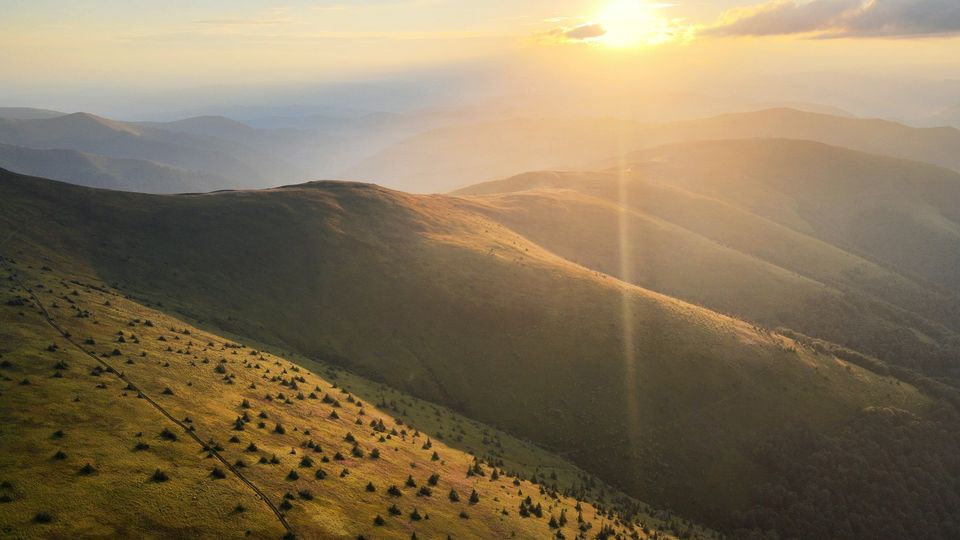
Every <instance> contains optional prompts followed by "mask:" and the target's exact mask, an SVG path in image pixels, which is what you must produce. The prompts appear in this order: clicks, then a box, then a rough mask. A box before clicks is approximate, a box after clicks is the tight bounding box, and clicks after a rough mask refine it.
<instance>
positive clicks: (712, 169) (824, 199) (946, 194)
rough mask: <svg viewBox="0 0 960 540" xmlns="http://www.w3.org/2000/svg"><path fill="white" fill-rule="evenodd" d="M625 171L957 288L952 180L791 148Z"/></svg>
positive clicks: (733, 145) (737, 146) (660, 159)
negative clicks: (644, 176) (696, 194)
mask: <svg viewBox="0 0 960 540" xmlns="http://www.w3.org/2000/svg"><path fill="white" fill-rule="evenodd" d="M627 162H628V163H631V165H633V166H634V170H637V171H638V172H640V173H642V174H644V175H646V176H651V177H656V178H658V179H662V180H664V181H665V182H669V183H670V184H672V185H675V186H678V187H681V188H683V189H689V190H694V191H697V192H699V193H702V194H704V195H707V196H710V197H715V198H717V199H720V200H724V201H727V202H730V203H733V204H737V205H738V206H741V207H743V208H747V209H749V210H750V211H752V212H754V213H756V214H759V215H762V216H764V217H766V218H768V219H770V220H773V221H776V222H778V223H781V224H783V225H785V226H787V227H790V228H792V229H794V230H797V231H799V232H803V233H806V234H810V235H812V236H815V237H817V238H821V239H823V240H825V241H828V242H831V243H834V244H838V245H843V246H847V247H849V248H850V249H851V250H852V251H856V252H859V253H862V254H865V255H866V256H868V257H869V258H872V259H874V260H877V261H878V262H880V263H883V264H885V265H887V266H889V267H892V268H895V269H898V270H901V271H903V272H906V273H909V274H912V275H916V276H918V277H921V278H923V279H925V280H928V281H931V282H934V283H937V284H940V285H943V286H945V287H946V288H947V289H949V290H956V288H957V286H958V285H960V272H957V268H958V267H960V173H957V172H955V171H952V170H949V169H944V168H940V167H935V166H931V165H926V164H923V163H918V162H913V161H905V160H899V159H894V158H888V157H883V156H877V155H870V154H864V153H860V152H855V151H850V150H845V149H842V148H837V147H830V146H827V145H823V144H817V143H813V142H804V141H790V140H739V141H716V142H704V143H694V144H685V145H674V146H667V147H663V148H660V149H656V150H650V151H646V152H639V153H636V154H631V155H629V156H628V157H627Z"/></svg>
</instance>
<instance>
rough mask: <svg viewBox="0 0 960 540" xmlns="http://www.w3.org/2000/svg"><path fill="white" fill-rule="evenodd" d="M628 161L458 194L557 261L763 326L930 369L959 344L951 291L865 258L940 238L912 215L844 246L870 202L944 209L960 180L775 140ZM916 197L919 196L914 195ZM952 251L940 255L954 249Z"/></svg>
mask: <svg viewBox="0 0 960 540" xmlns="http://www.w3.org/2000/svg"><path fill="white" fill-rule="evenodd" d="M758 154H759V156H758ZM632 161H635V162H638V163H639V164H638V165H635V166H634V167H633V168H632V169H631V170H630V171H629V172H627V173H625V174H622V175H621V174H619V173H617V172H616V171H605V172H593V173H586V172H559V173H558V172H544V173H529V174H524V175H520V176H517V177H513V178H509V179H506V180H502V181H496V182H489V183H485V184H479V185H477V186H473V187H471V188H468V189H465V190H461V191H459V192H458V193H459V194H462V195H474V197H472V198H470V199H468V202H465V204H466V205H467V206H468V207H471V208H474V209H478V210H481V211H482V212H484V213H485V214H487V215H491V216H492V217H494V218H495V219H497V220H500V221H502V222H504V223H506V224H507V225H508V226H510V227H511V228H513V229H514V230H516V231H518V232H520V233H522V234H524V235H526V236H528V237H529V238H531V239H532V240H534V241H536V242H537V243H539V244H540V245H543V246H545V247H548V248H550V249H552V250H554V251H555V252H557V253H558V254H560V255H562V256H564V257H566V258H569V259H571V260H575V261H578V262H581V263H582V264H584V265H586V266H588V267H590V268H596V269H598V270H600V271H603V272H607V273H610V274H613V275H618V276H623V277H625V278H626V279H627V280H628V281H631V282H633V283H637V284H639V285H642V286H644V287H649V288H652V289H655V290H658V291H662V292H664V293H667V294H671V295H675V296H678V297H680V298H684V299H687V300H690V301H693V302H697V303H701V304H703V305H706V306H709V307H711V308H713V309H718V310H721V311H724V312H729V313H733V314H736V315H737V316H740V317H744V318H747V319H750V320H755V321H758V322H761V323H763V324H765V325H770V326H777V325H786V326H791V327H794V328H797V329H802V331H804V332H806V333H810V334H815V335H819V336H822V337H825V338H827V339H830V340H833V341H840V342H844V343H846V344H847V345H850V346H854V347H857V348H867V349H868V350H869V352H872V353H874V354H878V353H880V352H884V353H885V354H886V355H887V356H888V358H889V357H890V356H891V355H892V356H893V357H894V358H893V359H894V360H896V361H898V362H901V363H905V364H906V365H912V366H913V367H919V366H921V365H923V364H924V363H929V364H931V365H933V364H937V365H939V364H938V361H939V360H940V359H941V357H943V356H944V354H945V353H944V352H943V351H947V350H951V349H950V348H951V347H955V346H956V341H957V337H956V331H957V327H958V324H960V317H958V311H960V308H958V306H960V304H958V301H957V298H956V296H955V295H953V294H950V293H949V292H947V291H946V290H945V289H944V288H943V287H940V286H938V285H936V284H934V283H932V282H930V281H927V280H922V279H915V278H911V277H909V276H911V275H912V273H911V272H909V271H907V270H903V269H899V272H902V273H898V269H897V268H896V267H891V266H892V265H890V266H883V265H882V263H876V262H872V260H879V261H882V260H883V258H884V252H885V253H888V254H890V253H893V254H897V253H899V254H903V253H909V252H916V251H918V250H924V249H930V250H933V251H935V250H936V249H937V244H936V243H935V242H934V243H933V247H925V244H924V242H921V241H918V237H919V236H921V233H922V232H923V231H917V230H916V229H913V231H914V232H915V233H917V234H916V235H915V236H914V237H912V238H910V239H909V241H903V238H902V237H903V236H904V235H905V234H907V233H906V232H904V231H903V230H905V229H910V227H909V226H908V225H907V224H906V223H905V222H906V221H908V220H909V218H905V219H901V220H899V221H895V222H888V223H886V226H885V227H884V228H882V229H881V228H880V227H879V226H877V227H876V229H878V230H886V231H887V232H888V233H889V229H891V228H897V227H901V234H900V235H899V237H895V236H893V235H891V234H885V235H884V234H878V233H876V232H873V233H870V238H872V239H874V240H875V241H876V242H879V241H880V239H881V238H885V239H886V240H887V241H886V243H885V244H884V245H883V246H882V250H883V252H881V251H874V252H873V253H865V254H864V255H858V254H857V253H861V251H860V250H858V249H856V246H853V247H850V244H852V243H853V242H852V241H848V238H851V237H862V235H861V233H867V232H868V231H870V230H871V228H873V227H874V225H879V224H877V223H875V222H870V225H869V226H865V225H867V223H866V222H861V221H860V218H859V217H858V211H859V210H858V209H859V208H863V207H869V206H870V204H871V203H868V202H864V201H867V200H871V201H872V202H873V203H872V204H874V206H875V207H882V206H884V205H887V203H892V204H894V205H898V206H899V207H904V208H911V209H916V208H921V207H923V208H925V209H927V210H929V209H930V208H931V203H930V201H933V200H935V199H937V198H940V199H942V201H944V202H939V203H934V204H938V205H940V208H941V209H943V212H949V201H951V200H952V196H951V195H950V190H951V189H952V190H953V191H955V192H956V191H960V190H958V189H957V186H960V183H956V182H954V185H953V186H951V184H950V180H951V179H953V180H956V178H957V177H956V175H954V174H953V173H950V172H948V171H945V170H943V169H937V168H932V167H928V166H925V165H922V164H916V163H910V162H903V161H899V160H890V159H887V158H882V157H877V156H868V155H865V154H859V153H857V152H851V151H846V150H840V149H836V148H830V147H826V146H823V145H819V144H816V143H806V142H799V141H777V140H765V141H759V140H754V141H721V142H716V143H695V144H689V145H678V146H672V147H666V148H664V149H658V150H652V151H649V152H644V153H641V154H638V155H637V156H636V157H634V158H633V159H632ZM817 164H825V165H817ZM930 172H933V173H935V174H932V175H931V174H928V173H930ZM858 183H859V184H858ZM930 186H933V187H930ZM871 188H873V191H872V192H871ZM931 192H932V193H934V194H935V195H933V196H930V195H929V193H931ZM870 193H873V196H872V197H871V196H870V195H869V194H870ZM911 193H912V194H911ZM477 196H479V197H477ZM923 197H926V201H928V202H926V203H924V202H918V199H921V198H923ZM814 209H816V210H817V213H816V214H814V213H813V211H814ZM621 211H624V212H625V213H621ZM867 213H868V214H869V212H867ZM928 213H929V212H928ZM936 215H941V214H936ZM851 216H852V217H851ZM621 218H623V221H621ZM850 222H858V223H860V225H859V229H858V228H857V226H855V225H850ZM850 229H853V232H849V231H850ZM621 232H622V233H623V234H624V235H625V237H626V238H628V241H627V245H626V247H625V248H622V247H621V245H620V243H619V239H620V238H621ZM845 235H846V236H845ZM930 237H931V238H937V237H938V235H936V234H931V235H930ZM845 249H846V250H851V251H846V250H845ZM950 251H951V250H943V251H941V252H940V253H939V260H940V261H941V262H943V261H944V260H945V258H946V259H947V260H949V253H950ZM862 252H866V249H864V250H863V251H862ZM887 258H889V257H887ZM932 259H933V257H930V256H924V257H919V256H918V257H917V261H921V260H922V261H924V262H922V263H918V264H928V265H932V264H936V263H933V262H931V260H932ZM621 263H625V264H626V265H627V266H626V268H623V267H622V266H621ZM947 266H949V265H948V264H947V263H946V262H943V267H942V269H943V273H947ZM624 271H626V272H627V274H626V275H624V274H623V272H624ZM796 306H804V309H800V310H798V309H796ZM911 362H916V364H911ZM946 367H949V366H946ZM939 373H940V374H948V373H949V370H948V369H939Z"/></svg>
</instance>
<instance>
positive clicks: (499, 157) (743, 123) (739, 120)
mask: <svg viewBox="0 0 960 540" xmlns="http://www.w3.org/2000/svg"><path fill="white" fill-rule="evenodd" d="M755 137H776V138H789V139H805V140H812V141H819V142H823V143H826V144H831V145H835V146H841V147H846V148H851V149H854V150H861V151H864V152H871V153H876V154H882V155H889V156H893V157H900V158H905V159H912V160H916V161H923V162H927V163H931V164H934V165H939V166H942V167H947V168H952V169H960V158H958V157H957V156H960V152H958V149H960V130H958V129H954V128H949V127H941V128H914V127H909V126H906V125H903V124H898V123H896V122H890V121H886V120H874V119H862V118H850V117H844V116H833V115H828V114H822V113H816V112H805V111H798V110H794V109H788V108H775V109H767V110H761V111H752V112H744V113H734V114H726V115H721V116H716V117H711V118H705V119H700V120H690V121H683V122H673V123H667V124H643V123H639V122H632V121H627V120H616V119H612V118H606V119H597V118H579V119H563V120H561V119H549V118H547V119H524V118H514V119H507V120H499V121H495V122H487V123H474V124H466V125H463V124H461V125H455V126H446V127H441V128H437V129H434V130H431V131H428V132H426V133H422V134H420V135H416V136H414V137H411V138H409V139H407V140H405V141H402V142H400V143H397V144H395V145H393V146H391V147H388V148H386V149H384V150H382V151H380V152H379V153H377V154H375V155H373V156H371V157H370V158H368V159H367V160H366V161H364V162H361V163H359V164H358V165H356V166H355V167H354V168H352V169H349V170H348V176H350V177H352V178H367V179H372V180H375V181H377V182H378V183H383V184H386V185H389V186H393V187H397V188H399V189H405V190H410V191H415V192H425V193H430V192H446V191H449V190H452V189H456V188H462V187H465V186H467V185H469V184H472V183H476V182H482V181H489V180H494V179H499V178H503V177H506V176H512V175H514V174H519V173H523V172H527V171H534V170H543V169H551V170H555V169H586V170H594V169H598V168H605V167H607V166H610V165H611V164H613V163H615V162H616V160H614V159H611V158H613V157H615V156H620V155H622V154H625V153H629V152H631V151H634V150H637V149H640V148H651V147H656V146H660V145H664V144H667V143H675V142H691V141H700V140H713V139H739V138H755Z"/></svg>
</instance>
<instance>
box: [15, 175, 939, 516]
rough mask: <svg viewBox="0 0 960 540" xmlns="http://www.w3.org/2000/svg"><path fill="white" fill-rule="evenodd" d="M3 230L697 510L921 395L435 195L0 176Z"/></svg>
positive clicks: (743, 496)
mask: <svg viewBox="0 0 960 540" xmlns="http://www.w3.org/2000/svg"><path fill="white" fill-rule="evenodd" d="M0 201H3V202H2V203H0V204H2V208H3V212H2V213H0V216H2V217H0V219H2V220H3V223H4V227H5V228H6V229H8V230H12V231H15V234H14V237H15V239H16V241H17V242H20V243H21V244H20V245H22V246H33V249H41V248H42V249H44V250H46V251H47V252H49V253H59V254H60V255H61V256H63V257H65V258H67V259H68V260H70V261H73V263H72V264H74V265H76V266H82V267H84V268H86V269H88V270H89V271H90V272H94V273H95V274H96V275H98V276H100V277H101V278H102V279H104V280H105V281H107V282H109V283H112V284H116V286H117V287H118V288H119V289H120V290H123V291H125V292H127V293H130V294H133V295H135V296H137V297H145V298H148V299H151V300H152V301H155V302H156V301H159V302H162V303H163V309H164V310H168V311H180V312H183V313H185V314H187V315H188V316H190V317H192V318H194V319H196V320H202V321H204V322H206V323H208V324H211V325H216V326H219V327H221V328H225V329H226V330H229V331H232V332H235V333H238V334H242V335H249V336H253V337H255V338H257V339H259V340H262V341H264V342H268V343H274V344H281V345H284V346H287V347H290V348H293V349H295V350H297V351H300V352H302V353H304V354H306V355H308V356H311V357H314V358H322V359H327V360H329V361H332V362H336V363H340V364H342V365H346V366H349V367H350V368H351V369H355V370H357V371H360V372H362V373H365V374H367V375H369V376H370V377H372V378H375V379H378V380H382V381H385V382H388V383H389V384H391V385H393V386H397V387H400V388H402V389H405V390H408V391H410V392H412V393H415V394H417V395H420V396H423V397H427V398H429V399H433V400H437V401H440V402H443V403H446V404H450V405H452V406H454V407H455V408H457V409H458V410H459V411H461V412H464V413H466V414H467V415H468V416H471V417H473V418H476V419H478V420H482V421H484V422H487V423H490V424H493V425H496V426H498V427H501V428H504V429H506V430H507V431H509V432H512V433H514V434H517V435H521V436H524V437H528V438H530V439H532V440H534V441H537V442H539V443H541V444H544V445H546V446H548V447H549V448H552V449H555V450H557V451H558V452H560V453H561V454H562V455H565V456H568V457H570V458H571V459H572V460H574V461H575V462H576V463H578V464H580V465H581V466H583V467H584V468H585V469H587V470H590V471H592V472H595V473H597V474H599V475H600V476H601V477H603V478H605V479H607V480H609V481H611V482H615V483H617V484H618V485H620V486H622V487H624V488H625V489H627V490H629V491H630V492H631V493H633V494H644V495H645V496H646V497H647V498H648V499H649V500H651V501H652V502H657V503H661V504H669V505H671V506H673V507H674V508H676V509H678V510H681V511H683V512H689V513H693V514H696V515H711V514H713V515H716V513H721V512H726V511H728V510H731V509H735V508H743V507H744V506H746V505H747V504H748V503H747V497H748V491H749V488H750V486H751V485H753V484H754V483H755V482H758V481H761V480H762V477H760V476H758V471H757V469H756V467H755V464H754V463H753V462H752V458H751V457H750V454H749V452H748V451H747V449H749V448H750V447H751V444H753V443H754V442H756V441H758V440H759V439H760V438H764V437H767V436H769V434H770V433H774V432H776V431H777V430H779V429H781V428H782V427H783V426H784V425H785V424H789V423H792V422H802V423H804V424H807V425H810V426H815V428H816V429H819V430H827V431H828V430H830V429H832V428H835V427H839V426H840V425H842V424H843V423H844V422H846V421H847V420H848V419H850V418H852V417H853V415H855V414H856V413H857V411H859V410H861V409H862V408H863V407H865V406H869V405H892V406H896V407H901V408H905V409H908V410H914V411H920V410H922V409H923V408H924V407H925V405H924V404H925V403H926V401H927V400H926V398H924V397H922V396H921V395H920V394H919V393H917V391H916V390H914V389H913V388H912V387H910V386H908V385H904V384H896V383H895V382H894V381H893V380H892V379H888V378H884V377H880V376H877V375H874V374H871V373H868V372H865V371H862V370H860V369H859V368H856V367H852V366H849V365H847V364H846V363H844V362H841V361H838V360H837V359H835V358H833V357H830V356H823V355H817V354H815V353H813V352H812V351H810V350H809V349H806V348H797V347H796V346H795V345H794V344H793V343H792V342H791V341H789V340H786V339H784V338H782V337H781V336H778V335H776V334H770V333H767V332H764V331H758V330H757V329H755V328H753V327H751V326H750V325H748V324H746V323H743V322H740V321H737V320H734V319H730V318H726V317H723V316H720V315H718V314H716V313H714V312H711V311H707V310H705V309H701V308H697V307H694V306H692V305H689V304H685V303H682V302H680V301H677V300H674V299H671V298H669V297H666V296H661V295H659V294H656V293H652V292H649V291H647V290H644V289H640V288H637V287H634V286H631V285H627V284H625V283H623V282H621V281H618V280H615V279H613V278H610V277H608V276H605V275H603V274H600V273H597V272H595V271H592V270H589V269H586V268H583V267H581V266H577V265H575V264H573V263H571V262H569V261H567V260H565V259H562V258H560V257H559V256H556V255H554V254H551V253H549V252H547V251H544V250H543V249H541V248H540V247H538V246H537V245H535V244H533V243H531V242H530V241H528V240H527V239H525V238H523V237H521V236H519V235H517V234H516V233H514V232H512V231H510V230H508V229H506V228H505V227H503V226H501V225H499V224H497V223H496V222H494V221H492V220H490V219H489V218H487V217H484V216H483V215H481V214H479V213H475V212H471V211H465V210H464V209H463V208H462V206H461V205H462V202H461V201H459V200H456V199H450V198H446V197H439V196H438V197H417V196H410V195H404V194H401V193H397V192H392V191H388V190H384V189H381V188H377V187H374V186H369V185H363V184H342V183H314V184H307V185H303V186H294V187H289V188H282V189H276V190H269V191H260V192H235V193H217V194H210V195H199V196H165V197H164V196H143V195H135V194H123V193H112V192H103V191H97V190H90V189H83V188H76V187H73V186H67V185H63V184H58V183H53V182H48V181H42V180H37V179H30V178H24V177H19V176H16V175H5V176H4V179H3V181H2V183H0Z"/></svg>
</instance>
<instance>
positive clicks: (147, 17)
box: [0, 0, 960, 106]
mask: <svg viewBox="0 0 960 540" xmlns="http://www.w3.org/2000/svg"><path fill="white" fill-rule="evenodd" d="M958 35H960V1H957V0H768V1H766V2H764V1H762V0H761V1H757V0H664V1H660V0H526V1H524V0H510V1H508V0H483V1H477V0H353V1H348V0H206V1H204V0H190V1H186V0H166V1H162V2H161V1H146V0H96V1H94V0H89V1H77V0H0V83H2V89H0V101H4V102H9V104H17V105H22V104H25V102H26V101H29V99H30V98H31V96H35V97H36V99H37V100H38V101H40V102H44V101H45V102H49V103H51V104H58V103H59V104H66V103H65V101H69V100H67V99H66V96H69V95H73V96H75V98H76V103H77V105H78V106H79V105H82V104H83V102H82V99H81V98H83V97H84V96H87V97H89V96H98V95H99V96H103V97H104V98H106V96H111V95H120V94H122V93H124V92H125V93H127V94H128V95H129V94H130V93H131V92H141V93H150V92H154V93H156V92H172V91H175V90H176V91H181V92H187V91H188V89H194V90H196V92H200V90H198V89H204V88H206V89H210V88H225V87H229V88H234V89H236V88H241V87H242V88H253V87H258V88H263V87H273V88H281V87H303V86H304V85H311V84H324V83H331V82H337V81H350V80H362V79H367V78H371V77H386V76H397V75H402V74H417V73H421V74H422V73H430V75H429V76H424V80H425V81H427V80H433V78H436V77H441V78H442V77H443V76H444V74H457V73H463V72H464V70H465V69H467V67H469V66H491V65H497V66H499V69H501V70H503V72H505V73H506V72H509V73H511V74H513V75H516V74H517V73H518V72H532V73H538V74H543V76H544V80H545V81H550V82H551V84H557V83H558V81H559V84H561V85H563V84H571V85H577V84H584V81H587V82H591V83H595V84H599V85H606V86H611V85H615V84H623V85H625V86H627V87H629V85H644V86H648V87H654V86H656V87H658V88H660V87H662V89H663V91H670V92H681V91H695V90H696V91H702V90H703V87H704V85H711V84H715V85H716V86H717V89H718V90H717V91H718V92H722V93H726V94H730V93H737V92H738V89H737V88H738V85H740V86H743V87H744V88H748V89H749V87H751V85H753V86H757V85H764V84H768V85H774V86H775V83H776V82H777V81H780V83H782V84H783V85H784V86H797V85H799V86H801V87H803V88H808V87H809V88H813V87H820V88H825V87H828V86H829V85H830V84H831V80H832V79H831V78H834V77H836V76H837V75H838V74H839V75H842V76H844V77H857V78H858V80H860V81H861V84H862V85H863V86H864V87H869V86H871V85H875V84H876V83H877V81H887V82H885V83H883V84H886V85H891V84H892V85H894V86H895V85H896V84H902V85H909V84H910V81H913V80H921V81H923V82H924V83H925V84H926V83H930V84H935V83H938V82H943V81H954V80H960V59H958V58H957V57H958V56H960V55H957V54H956V51H958V50H960V39H958ZM550 70H552V71H550ZM760 79H763V80H760ZM891 79H896V81H898V82H889V81H890V80H891ZM529 82H530V81H529V80H526V83H527V84H529ZM425 84H426V83H425ZM744 85H745V86H744ZM931 91H934V90H931ZM949 91H952V87H950V89H948V90H942V92H949ZM505 92H506V90H505ZM811 92H812V90H811ZM802 94H803V92H797V95H798V96H801V97H802ZM144 95H145V94H144ZM181 95H184V94H181ZM197 95H199V94H197ZM238 99H239V98H238ZM844 99H847V100H849V99H850V98H844ZM870 99H875V100H881V99H888V98H877V97H870V96H867V97H866V98H865V100H866V101H869V100H870ZM58 100H59V101H58ZM838 101H840V100H838ZM958 102H960V98H958ZM958 104H960V103H958Z"/></svg>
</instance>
